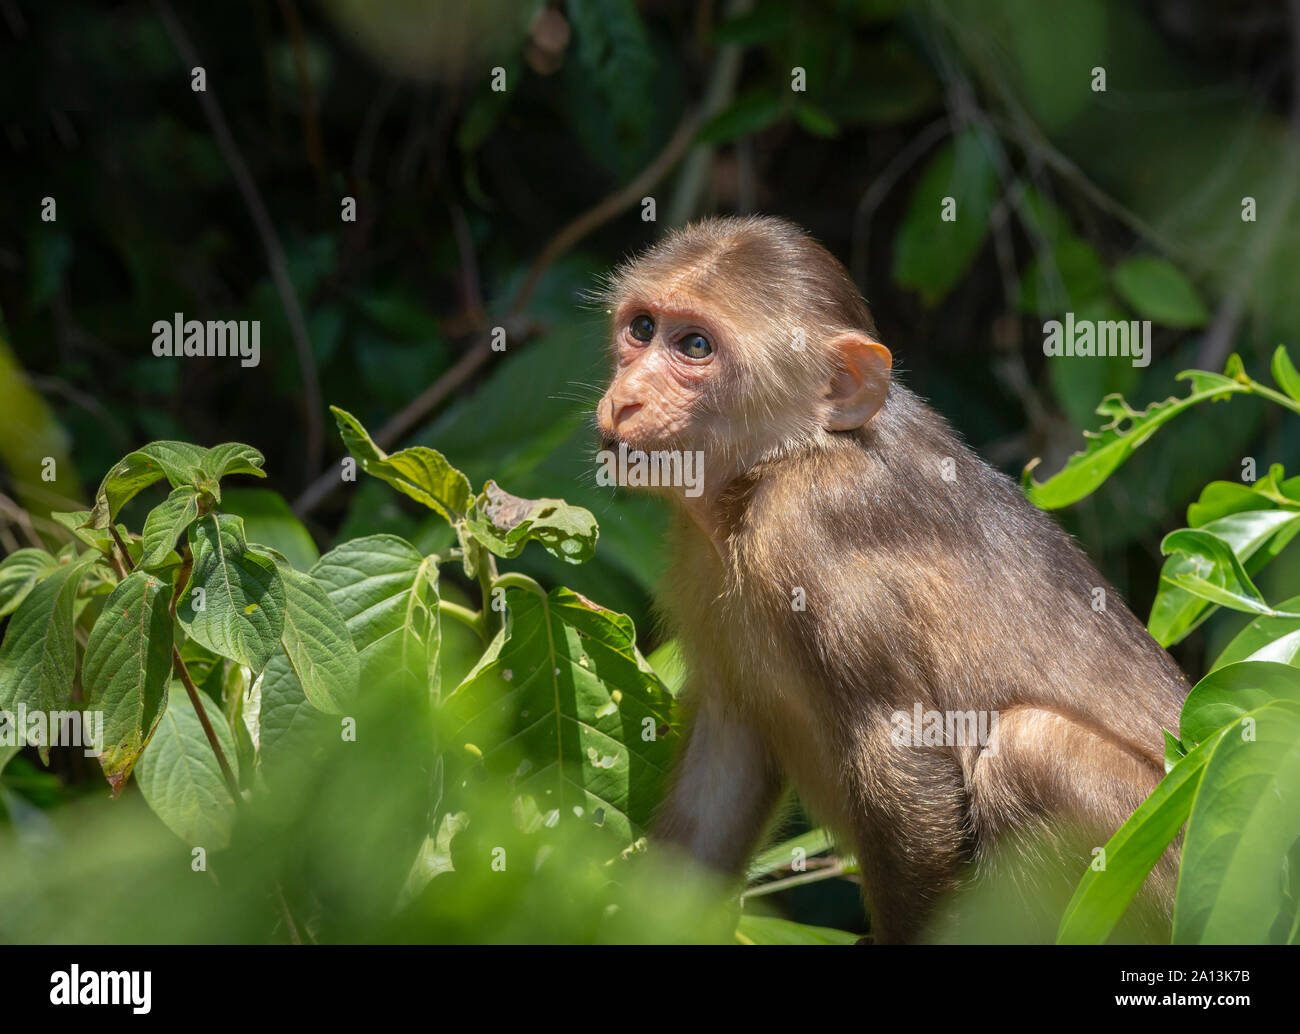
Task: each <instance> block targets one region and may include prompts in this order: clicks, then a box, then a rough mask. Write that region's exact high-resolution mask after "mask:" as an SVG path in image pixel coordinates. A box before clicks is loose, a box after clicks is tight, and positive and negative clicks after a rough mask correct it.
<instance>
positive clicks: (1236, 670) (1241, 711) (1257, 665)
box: [1179, 661, 1300, 743]
mask: <svg viewBox="0 0 1300 1034" xmlns="http://www.w3.org/2000/svg"><path fill="white" fill-rule="evenodd" d="M1278 700H1289V701H1291V702H1292V703H1294V704H1296V705H1297V706H1300V669H1297V668H1293V667H1291V666H1290V665H1289V664H1274V663H1271V662H1269V661H1240V662H1238V663H1236V664H1229V665H1227V666H1226V667H1223V668H1218V669H1216V670H1215V671H1212V672H1210V674H1208V675H1206V676H1205V678H1203V679H1201V681H1200V682H1198V683H1197V684H1196V685H1195V686H1194V687H1193V688H1192V691H1191V692H1190V693H1188V694H1187V699H1186V700H1185V701H1184V702H1183V713H1182V717H1181V719H1180V720H1179V733H1180V735H1181V737H1182V739H1183V740H1184V741H1186V742H1187V743H1200V742H1201V741H1202V740H1207V739H1209V738H1210V737H1211V736H1213V735H1214V734H1215V733H1216V732H1218V731H1219V730H1221V729H1223V728H1225V727H1227V726H1230V725H1234V724H1236V723H1237V722H1239V721H1240V720H1241V718H1242V716H1243V715H1245V714H1246V713H1247V712H1248V711H1252V710H1254V709H1256V708H1260V707H1264V706H1266V705H1267V704H1270V703H1273V702H1275V701H1278Z"/></svg>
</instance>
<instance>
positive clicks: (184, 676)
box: [172, 646, 241, 804]
mask: <svg viewBox="0 0 1300 1034" xmlns="http://www.w3.org/2000/svg"><path fill="white" fill-rule="evenodd" d="M172 667H173V668H174V669H175V671H176V675H177V677H178V678H179V679H180V680H181V682H182V684H183V685H184V686H185V692H186V694H187V695H188V696H189V698H190V703H191V704H193V705H194V713H195V714H197V715H198V716H199V724H200V725H201V726H203V735H204V736H206V737H207V738H208V745H209V746H210V747H211V748H212V753H213V754H215V755H216V756H217V764H218V765H220V766H221V775H222V777H223V778H224V779H225V781H226V789H228V790H229V791H230V795H231V796H232V797H233V798H234V799H235V803H236V804H238V803H239V801H240V800H241V797H240V794H239V781H238V780H237V779H236V778H235V773H234V771H233V770H232V769H231V767H230V762H229V761H227V760H226V752H225V751H224V750H222V749H221V741H220V740H218V739H217V731H216V730H215V729H214V728H212V723H211V722H210V721H209V720H208V712H207V709H206V708H205V707H204V706H203V701H202V700H200V699H199V688H198V686H196V685H194V679H192V678H191V677H190V670H189V669H188V668H187V667H185V662H184V661H183V660H182V659H181V652H180V650H178V649H176V647H174V646H173V647H172Z"/></svg>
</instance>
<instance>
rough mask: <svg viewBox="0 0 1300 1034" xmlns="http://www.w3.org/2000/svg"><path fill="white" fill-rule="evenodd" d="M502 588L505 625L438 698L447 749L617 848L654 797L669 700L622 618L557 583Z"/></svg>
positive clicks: (669, 736) (669, 745)
mask: <svg viewBox="0 0 1300 1034" xmlns="http://www.w3.org/2000/svg"><path fill="white" fill-rule="evenodd" d="M506 592H507V604H508V613H507V620H506V626H505V628H503V629H502V631H501V632H500V633H499V634H498V635H497V637H496V639H495V640H493V642H492V644H491V645H490V646H489V647H488V650H487V652H486V653H485V654H484V655H483V658H482V659H481V660H480V661H479V663H478V664H477V665H476V666H475V668H474V670H473V671H471V672H470V673H469V675H468V676H466V678H465V680H464V681H463V682H462V683H461V684H460V685H459V686H458V687H457V688H456V690H455V691H454V692H453V693H451V694H450V695H449V696H448V697H447V699H446V701H445V702H444V705H443V713H444V714H445V715H446V717H447V719H448V722H449V728H450V729H451V730H452V731H451V733H450V739H449V742H450V744H451V747H450V750H451V753H452V754H453V755H455V754H458V753H460V752H462V751H463V749H466V748H468V749H469V750H470V753H473V754H475V756H481V758H482V762H483V764H484V765H485V766H486V768H487V770H488V771H489V772H496V773H499V774H501V775H503V776H508V777H511V778H512V779H513V789H514V792H516V793H519V794H530V795H532V796H534V797H535V798H536V800H537V804H538V807H539V808H541V809H542V810H543V812H545V813H546V814H548V815H549V814H551V813H555V814H563V815H564V816H565V817H566V818H567V817H569V816H574V815H577V816H579V817H580V818H581V819H582V820H583V821H587V822H591V823H593V824H594V825H597V826H601V827H603V828H604V829H606V830H609V831H611V833H612V835H613V836H614V837H615V838H616V839H617V840H618V841H619V842H622V843H629V842H631V841H632V840H634V839H635V838H636V837H637V836H639V835H640V834H641V833H642V832H643V831H644V830H645V828H646V826H647V825H648V823H649V821H650V817H651V812H652V811H653V809H654V807H655V805H656V804H657V803H658V802H659V800H660V798H661V796H662V791H663V787H664V781H665V779H666V776H667V771H668V768H669V766H670V764H671V759H672V751H673V745H674V743H675V741H676V739H677V735H676V732H675V731H674V729H673V728H672V725H671V724H670V719H671V711H672V699H671V697H669V695H668V693H667V691H666V690H665V689H664V688H663V686H662V685H660V683H659V680H658V679H657V678H656V677H655V674H654V672H653V671H652V670H651V668H650V666H649V665H648V664H647V663H646V661H645V658H643V657H642V656H641V654H640V653H639V652H638V651H637V648H636V630H635V628H633V626H632V622H631V621H630V620H629V619H628V618H627V616H626V615H624V614H617V613H615V612H613V611H609V610H605V609H604V608H602V607H598V606H597V605H596V604H594V603H592V602H591V601H589V600H587V599H585V598H583V597H582V596H579V595H578V594H577V593H574V592H571V591H570V590H568V589H564V588H556V589H552V590H551V591H550V592H549V593H547V594H546V595H545V596H544V597H543V596H541V595H540V594H538V593H534V592H530V591H526V590H523V589H519V588H516V587H510V588H508V589H507V590H506Z"/></svg>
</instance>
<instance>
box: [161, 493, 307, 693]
mask: <svg viewBox="0 0 1300 1034" xmlns="http://www.w3.org/2000/svg"><path fill="white" fill-rule="evenodd" d="M189 538H190V548H191V550H193V553H194V571H193V573H192V574H191V576H190V582H189V585H187V586H186V587H185V592H184V594H183V596H182V597H181V601H180V603H179V605H178V606H177V608H176V616H177V617H178V618H179V619H180V622H181V624H182V625H183V626H184V627H185V631H186V632H188V633H189V634H190V635H191V636H192V637H193V638H194V639H196V640H197V641H198V642H199V644H200V645H202V646H205V647H207V648H208V649H209V650H211V651H212V652H213V653H217V654H220V655H221V656H222V657H229V658H230V659H231V660H234V661H238V662H239V663H240V664H244V665H247V666H248V667H249V668H251V669H252V670H253V671H254V672H260V671H261V670H262V669H263V668H264V667H266V662H267V661H268V660H269V659H270V658H271V655H272V653H274V652H275V650H276V648H277V647H278V646H279V644H280V634H281V632H282V631H283V630H284V583H283V581H282V579H281V578H280V574H279V572H278V571H277V570H276V566H275V561H274V560H271V559H270V558H269V557H265V556H262V555H260V554H258V553H255V552H253V551H251V550H250V549H249V548H248V543H247V542H246V541H245V539H244V522H243V521H241V520H240V519H239V518H238V517H234V516H232V515H230V514H208V515H207V516H206V517H204V518H203V519H202V520H200V521H198V523H196V524H194V525H193V526H191V528H190V532H189ZM199 590H202V596H201V600H202V609H197V608H196V603H197V602H199V600H200V597H199V596H198V595H197V593H198V592H199Z"/></svg>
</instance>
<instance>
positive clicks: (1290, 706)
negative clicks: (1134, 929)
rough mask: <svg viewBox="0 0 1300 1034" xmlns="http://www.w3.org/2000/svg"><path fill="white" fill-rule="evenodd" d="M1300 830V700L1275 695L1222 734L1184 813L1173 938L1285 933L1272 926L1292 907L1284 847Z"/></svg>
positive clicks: (1243, 939)
mask: <svg viewBox="0 0 1300 1034" xmlns="http://www.w3.org/2000/svg"><path fill="white" fill-rule="evenodd" d="M1284 670H1287V671H1293V670H1294V669H1284ZM1297 839H1300V703H1296V702H1295V701H1275V702H1273V703H1270V704H1265V705H1264V706H1262V707H1258V708H1255V709H1254V710H1251V711H1249V712H1247V713H1246V714H1245V715H1243V716H1242V717H1241V719H1239V720H1238V722H1237V723H1236V724H1235V725H1234V726H1230V727H1229V728H1227V729H1225V730H1224V731H1223V733H1221V734H1220V736H1219V737H1218V738H1217V745H1216V747H1215V750H1214V752H1213V755H1212V756H1211V758H1210V762H1209V765H1208V766H1207V767H1206V770H1205V775H1204V777H1203V778H1202V779H1201V785H1200V789H1199V790H1198V792H1197V794H1196V802H1195V804H1194V805H1193V806H1192V814H1191V816H1190V817H1189V818H1188V820H1187V835H1186V837H1185V839H1184V842H1183V861H1182V868H1181V870H1180V874H1179V878H1178V896H1177V900H1176V901H1175V903H1174V929H1173V938H1172V939H1173V941H1174V943H1176V944H1266V943H1269V942H1270V941H1275V940H1281V939H1285V932H1283V934H1282V935H1281V937H1279V935H1278V934H1277V933H1276V932H1275V930H1276V926H1277V919H1278V917H1279V914H1280V913H1282V912H1283V910H1284V908H1285V906H1286V902H1285V901H1284V896H1285V893H1286V889H1287V888H1286V886H1285V882H1284V880H1283V873H1284V872H1285V869H1286V861H1287V856H1288V853H1289V852H1290V851H1291V850H1292V848H1293V846H1294V845H1295V843H1296V841H1297ZM1288 926H1289V924H1288Z"/></svg>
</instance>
